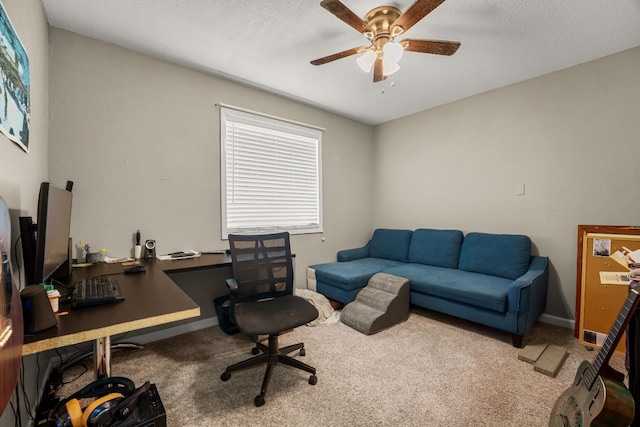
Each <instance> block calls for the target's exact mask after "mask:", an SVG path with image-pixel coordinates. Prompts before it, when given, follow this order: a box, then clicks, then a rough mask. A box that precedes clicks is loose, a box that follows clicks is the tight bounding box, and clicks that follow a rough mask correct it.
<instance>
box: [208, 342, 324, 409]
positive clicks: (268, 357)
mask: <svg viewBox="0 0 640 427" xmlns="http://www.w3.org/2000/svg"><path fill="white" fill-rule="evenodd" d="M278 337H279V335H269V345H268V346H266V345H264V344H262V343H256V347H254V348H253V349H252V350H251V353H252V354H256V353H257V352H258V351H261V352H262V354H259V355H257V356H255V357H252V358H250V359H247V360H243V361H242V362H238V363H235V364H233V365H231V366H228V367H227V369H226V370H225V371H224V372H223V373H222V375H221V376H220V379H221V380H222V381H227V380H229V378H231V372H234V371H241V370H244V369H249V368H253V367H255V366H258V365H262V364H266V365H267V370H266V372H265V374H264V379H263V380H262V388H261V389H260V394H259V395H258V396H256V398H255V399H254V401H253V402H254V404H255V405H256V406H262V405H264V396H265V395H266V394H267V387H269V381H270V380H271V374H272V373H273V368H274V367H275V366H276V365H277V364H278V363H283V364H285V365H288V366H291V367H293V368H296V369H300V370H303V371H305V372H309V373H310V374H311V376H310V377H309V384H311V385H315V384H316V383H317V382H318V378H317V377H316V369H315V368H314V367H312V366H309V365H307V364H306V363H304V362H301V361H299V360H297V359H294V358H293V357H291V356H288V354H289V353H291V352H293V351H295V350H300V356H304V355H305V351H304V344H303V343H298V344H293V345H289V346H287V347H283V348H279V347H278Z"/></svg>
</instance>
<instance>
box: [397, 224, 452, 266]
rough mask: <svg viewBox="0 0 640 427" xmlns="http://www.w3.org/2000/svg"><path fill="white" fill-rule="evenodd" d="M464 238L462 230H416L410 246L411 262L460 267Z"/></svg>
mask: <svg viewBox="0 0 640 427" xmlns="http://www.w3.org/2000/svg"><path fill="white" fill-rule="evenodd" d="M463 238H464V236H463V234H462V231H460V230H432V229H428V228H420V229H418V230H415V231H414V232H413V236H411V244H410V246H409V262H417V263H420V264H427V265H435V266H438V267H447V268H458V259H459V257H460V247H461V246H462V239H463Z"/></svg>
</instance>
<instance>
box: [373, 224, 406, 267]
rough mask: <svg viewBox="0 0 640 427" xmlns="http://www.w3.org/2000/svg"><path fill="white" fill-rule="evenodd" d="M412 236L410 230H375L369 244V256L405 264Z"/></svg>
mask: <svg viewBox="0 0 640 427" xmlns="http://www.w3.org/2000/svg"><path fill="white" fill-rule="evenodd" d="M412 234H413V231H411V230H390V229H386V228H378V229H376V230H375V231H374V232H373V236H372V237H371V241H370V242H369V256H370V257H372V258H384V259H391V260H394V261H400V262H407V260H408V259H409V243H410V242H411V235H412Z"/></svg>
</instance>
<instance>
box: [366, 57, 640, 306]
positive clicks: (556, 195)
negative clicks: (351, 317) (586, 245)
mask: <svg viewBox="0 0 640 427" xmlns="http://www.w3.org/2000/svg"><path fill="white" fill-rule="evenodd" d="M639 69H640V48H635V49H632V50H629V51H626V52H622V53H619V54H616V55H612V56H609V57H606V58H603V59H600V60H596V61H593V62H589V63H586V64H582V65H579V66H576V67H573V68H569V69H566V70H563V71H558V72H555V73H552V74H548V75H545V76H542V77H539V78H535V79H531V80H528V81H525V82H523V83H520V84H516V85H512V86H509V87H505V88H501V89H497V90H494V91H491V92H488V93H485V94H481V95H478V96H474V97H471V98H467V99H464V100H462V101H459V102H455V103H452V104H449V105H445V106H442V107H439V108H435V109H432V110H428V111H424V112H421V113H418V114H415V115H412V116H409V117H405V118H402V119H398V120H395V121H392V122H388V123H385V124H382V125H380V126H377V127H376V128H375V137H374V138H375V154H374V159H375V166H374V171H375V188H374V198H375V204H374V224H375V226H376V227H381V226H385V227H407V228H417V227H431V228H455V229H460V230H463V231H464V232H465V233H466V232H469V231H484V232H498V233H523V234H527V235H529V236H531V238H532V240H533V244H534V246H535V251H536V253H539V254H541V255H544V256H548V257H549V258H550V261H551V278H550V283H549V297H548V303H547V310H546V314H548V315H551V316H558V317H561V318H567V319H573V317H574V306H575V283H576V282H575V278H576V256H577V253H576V247H577V225H578V224H607V225H640V197H639V196H640V190H638V184H640V167H638V160H639V159H640V115H639V114H640V77H639V74H638V70H639ZM523 184H524V188H525V194H524V195H517V193H518V192H519V189H520V188H521V186H522V185H523ZM399 213H401V214H399Z"/></svg>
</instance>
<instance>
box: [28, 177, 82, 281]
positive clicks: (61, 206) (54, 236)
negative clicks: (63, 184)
mask: <svg viewBox="0 0 640 427" xmlns="http://www.w3.org/2000/svg"><path fill="white" fill-rule="evenodd" d="M71 200H72V195H71V191H68V190H64V189H62V188H58V187H56V186H55V185H52V184H50V183H48V182H43V183H42V184H40V194H39V197H38V216H37V224H33V221H32V220H31V218H29V217H22V218H20V223H21V224H20V226H21V232H22V252H23V261H24V270H25V275H26V277H27V284H36V283H45V282H46V281H47V280H48V279H49V278H50V277H51V276H53V274H54V273H56V271H58V269H60V267H61V266H62V265H63V264H65V263H67V262H68V261H69V255H70V254H69V246H70V243H69V235H70V231H71ZM65 276H66V275H64V274H63V275H62V276H61V277H65Z"/></svg>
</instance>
